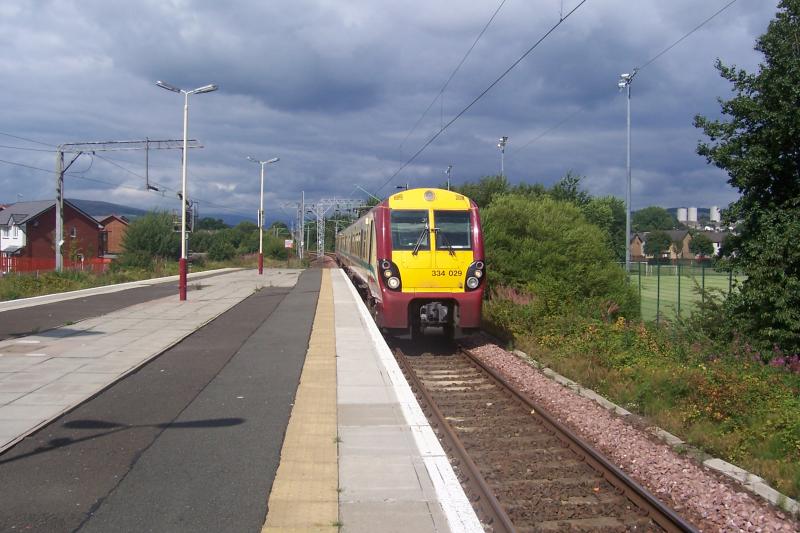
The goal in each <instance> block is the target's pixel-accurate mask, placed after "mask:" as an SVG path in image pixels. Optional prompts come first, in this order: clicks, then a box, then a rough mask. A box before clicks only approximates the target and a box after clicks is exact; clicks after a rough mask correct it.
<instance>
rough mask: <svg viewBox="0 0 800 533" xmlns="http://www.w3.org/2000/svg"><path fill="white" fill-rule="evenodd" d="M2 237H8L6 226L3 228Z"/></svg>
mask: <svg viewBox="0 0 800 533" xmlns="http://www.w3.org/2000/svg"><path fill="white" fill-rule="evenodd" d="M3 237H8V227H4V228H3Z"/></svg>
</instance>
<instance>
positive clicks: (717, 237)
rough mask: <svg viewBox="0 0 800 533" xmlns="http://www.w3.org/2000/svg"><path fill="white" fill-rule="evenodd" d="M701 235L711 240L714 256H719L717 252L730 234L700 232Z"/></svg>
mask: <svg viewBox="0 0 800 533" xmlns="http://www.w3.org/2000/svg"><path fill="white" fill-rule="evenodd" d="M700 233H702V234H703V235H705V236H706V237H708V238H709V239H710V240H711V244H713V245H714V254H713V255H719V251H720V249H721V248H722V244H723V243H724V242H725V239H727V238H728V236H729V235H730V234H731V232H730V231H701V232H700Z"/></svg>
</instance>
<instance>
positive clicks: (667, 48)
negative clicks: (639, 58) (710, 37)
mask: <svg viewBox="0 0 800 533" xmlns="http://www.w3.org/2000/svg"><path fill="white" fill-rule="evenodd" d="M736 2H737V0H731V1H730V2H728V3H727V4H725V5H724V6H722V7H721V8H719V9H718V10H717V11H716V12H715V13H714V14H713V15H711V16H710V17H708V18H707V19H705V20H704V21H703V22H701V23H700V24H698V25H697V26H695V27H694V28H693V29H692V30H691V31H690V32H689V33H687V34H686V35H684V36H683V37H681V38H680V39H678V40H677V41H675V42H674V43H672V44H671V45H669V46H667V47H666V48H665V49H663V50H662V51H661V52H659V53H658V54H656V55H655V56H653V57H652V58H651V59H650V60H648V61H647V62H646V63H645V64H644V65H642V66H641V67H638V69H639V70H642V69H643V68H645V67H647V66H648V65H650V64H651V63H653V62H654V61H655V60H656V59H658V58H659V57H661V56H663V55H664V54H666V53H667V52H669V51H670V50H672V49H673V48H675V47H676V46H677V45H678V44H680V43H681V41H683V40H684V39H686V38H687V37H689V36H690V35H691V34H693V33H694V32H696V31H697V30H699V29H700V28H702V27H703V26H705V25H706V24H707V23H709V22H710V21H711V20H712V19H713V18H715V17H716V16H717V15H719V14H720V13H722V12H723V11H725V10H726V9H728V8H729V7H731V6H732V5H733V4H735V3H736Z"/></svg>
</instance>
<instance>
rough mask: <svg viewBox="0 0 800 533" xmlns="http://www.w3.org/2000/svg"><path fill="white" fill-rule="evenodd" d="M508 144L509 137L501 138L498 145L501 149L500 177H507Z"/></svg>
mask: <svg viewBox="0 0 800 533" xmlns="http://www.w3.org/2000/svg"><path fill="white" fill-rule="evenodd" d="M507 142H508V136H503V137H500V142H499V143H497V147H498V148H500V175H501V176H505V175H506V174H505V168H504V167H505V158H506V143H507Z"/></svg>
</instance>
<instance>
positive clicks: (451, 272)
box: [431, 269, 463, 277]
mask: <svg viewBox="0 0 800 533" xmlns="http://www.w3.org/2000/svg"><path fill="white" fill-rule="evenodd" d="M431 275H432V276H433V277H440V276H457V277H461V276H462V275H463V272H462V271H461V270H436V269H434V270H431Z"/></svg>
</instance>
